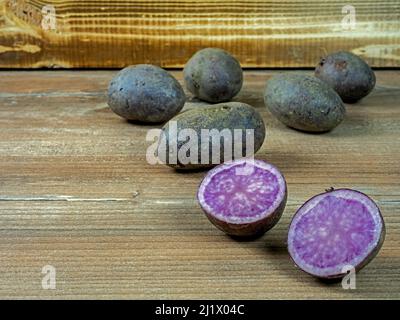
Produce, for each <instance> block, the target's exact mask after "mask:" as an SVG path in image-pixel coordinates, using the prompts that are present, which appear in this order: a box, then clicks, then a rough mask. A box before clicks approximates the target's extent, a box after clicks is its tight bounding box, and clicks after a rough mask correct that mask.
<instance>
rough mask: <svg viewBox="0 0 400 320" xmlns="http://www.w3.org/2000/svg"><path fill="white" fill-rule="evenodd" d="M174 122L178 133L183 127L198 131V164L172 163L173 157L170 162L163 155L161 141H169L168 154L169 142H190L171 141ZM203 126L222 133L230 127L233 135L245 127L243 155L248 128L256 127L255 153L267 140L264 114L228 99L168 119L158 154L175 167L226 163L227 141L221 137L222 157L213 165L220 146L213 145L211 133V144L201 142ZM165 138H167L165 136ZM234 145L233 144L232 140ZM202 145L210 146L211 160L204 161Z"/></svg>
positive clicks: (200, 166)
mask: <svg viewBox="0 0 400 320" xmlns="http://www.w3.org/2000/svg"><path fill="white" fill-rule="evenodd" d="M172 121H175V122H176V124H177V134H179V132H180V131H181V130H183V129H193V130H194V131H196V133H197V137H198V157H197V159H198V161H197V162H198V163H197V164H196V163H188V164H183V163H180V162H179V159H178V161H177V163H175V164H174V163H173V160H172V161H170V159H169V157H168V156H167V157H166V159H165V157H164V159H163V158H162V157H160V155H162V154H165V153H164V150H162V149H161V148H160V146H162V145H163V144H162V143H161V142H162V141H164V140H163V139H165V141H166V144H165V145H166V154H169V152H170V150H169V147H168V146H169V143H171V144H172V145H173V146H177V148H178V150H179V149H180V148H181V147H182V145H184V144H186V143H187V141H176V139H175V140H174V141H169V136H170V123H171V122H172ZM202 129H208V130H211V129H216V130H218V131H219V132H221V131H222V130H224V129H228V130H229V131H230V133H231V134H232V136H233V130H234V129H242V130H243V135H242V141H243V143H242V154H243V155H245V150H246V138H245V131H244V130H245V129H254V153H255V152H257V151H258V149H260V148H261V146H262V144H263V142H264V139H265V124H264V121H263V119H262V117H261V115H260V114H259V113H258V111H256V110H255V109H254V108H253V107H251V106H249V105H247V104H245V103H240V102H226V103H220V104H216V105H212V106H207V107H204V108H199V109H190V110H187V111H184V112H182V113H180V114H179V115H177V116H175V117H174V118H172V119H171V120H170V121H169V122H167V123H166V124H165V126H164V127H163V129H162V133H161V136H160V140H159V141H160V143H159V146H158V150H157V153H158V157H159V158H160V159H161V160H162V161H163V162H165V163H166V164H167V165H168V166H170V167H173V168H175V169H198V168H210V167H213V166H215V165H217V164H219V163H222V162H224V140H223V139H220V149H219V152H220V159H219V163H215V164H212V163H211V160H212V153H213V152H215V149H216V148H217V147H218V146H216V145H215V144H212V137H213V136H215V135H212V137H211V138H210V141H209V144H207V141H205V142H202V139H201V130H202ZM162 137H164V138H162ZM232 145H234V143H232ZM201 148H208V149H206V150H209V160H210V161H209V163H208V164H201V163H200V162H201V151H200V150H201Z"/></svg>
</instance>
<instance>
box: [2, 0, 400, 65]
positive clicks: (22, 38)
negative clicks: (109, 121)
mask: <svg viewBox="0 0 400 320" xmlns="http://www.w3.org/2000/svg"><path fill="white" fill-rule="evenodd" d="M1 3H3V4H4V14H3V16H2V17H1V18H0V67H3V68H4V67H9V68H21V67H23V68H38V67H54V68H57V67H65V68H70V67H102V68H108V67H123V66H126V65H130V64H137V63H152V64H157V65H161V66H164V67H182V66H183V65H184V64H185V62H186V61H187V60H188V59H189V57H190V56H191V55H192V54H193V53H194V52H195V51H197V50H198V49H201V48H204V47H209V46H215V47H221V48H224V49H226V50H228V51H230V52H232V53H233V54H234V55H235V56H236V57H238V59H239V60H240V62H241V63H242V65H243V66H244V67H313V66H315V65H316V64H317V62H318V61H319V58H320V57H321V56H323V55H325V54H326V53H327V52H332V51H335V50H350V51H353V52H354V53H356V54H359V55H361V56H362V57H363V58H365V59H366V60H367V61H368V62H369V63H370V64H371V65H372V66H374V67H399V66H400V32H399V30H400V2H399V1H398V0H384V1H375V0H367V1H365V0H354V1H351V5H352V6H354V8H355V10H356V11H355V13H356V28H355V29H354V30H343V27H342V20H343V18H344V17H345V15H346V14H345V13H342V8H343V6H345V5H348V4H349V3H348V1H342V0H335V1H328V0H325V1H324V0H311V1H309V0H307V1H306V0H290V1H289V0H286V1H282V0H269V1H261V0H230V1H223V2H221V1H220V0H205V1H197V0H176V1H161V0H151V1H143V0H127V1H122V0H113V1H110V0H99V1H97V0H96V1H94V0H85V1H74V0H69V1H66V0H0V6H1ZM45 5H52V6H53V7H54V9H55V13H56V15H55V17H56V28H55V29H54V30H43V28H42V20H43V14H42V8H43V7H44V6H45ZM0 12H1V10H0Z"/></svg>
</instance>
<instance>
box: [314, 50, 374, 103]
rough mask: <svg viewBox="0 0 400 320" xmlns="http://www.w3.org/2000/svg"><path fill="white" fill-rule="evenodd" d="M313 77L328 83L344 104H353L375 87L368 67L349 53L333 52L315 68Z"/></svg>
mask: <svg viewBox="0 0 400 320" xmlns="http://www.w3.org/2000/svg"><path fill="white" fill-rule="evenodd" d="M315 76H316V77H318V78H319V79H321V80H323V81H325V82H326V83H328V84H329V85H330V86H331V87H332V88H333V89H334V90H335V91H336V92H337V93H338V94H339V96H340V97H341V98H342V100H343V101H344V102H347V103H354V102H357V101H358V100H360V99H361V98H363V97H365V96H366V95H368V94H369V93H370V92H371V91H372V89H373V88H374V87H375V83H376V78H375V74H374V72H373V71H372V69H371V68H370V67H369V65H368V64H367V63H366V62H365V61H364V60H362V59H361V58H360V57H359V56H356V55H355V54H353V53H351V52H345V51H340V52H335V53H332V54H330V55H328V56H326V57H324V58H322V59H321V61H320V62H319V63H318V65H317V67H316V68H315Z"/></svg>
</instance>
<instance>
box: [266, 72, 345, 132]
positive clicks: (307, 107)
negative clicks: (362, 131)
mask: <svg viewBox="0 0 400 320" xmlns="http://www.w3.org/2000/svg"><path fill="white" fill-rule="evenodd" d="M264 102H265V104H266V106H267V108H268V109H269V110H270V111H271V113H272V114H273V115H274V116H275V117H276V118H278V120H280V121H281V122H282V123H284V124H285V125H287V126H289V127H292V128H295V129H298V130H302V131H307V132H325V131H329V130H332V129H333V128H335V127H336V126H337V125H338V124H339V123H340V122H341V121H342V120H343V118H344V115H345V107H344V105H343V102H342V100H341V99H340V97H339V95H338V94H337V93H336V92H335V91H334V90H333V89H332V88H331V87H330V86H329V85H328V84H326V83H325V82H323V81H321V80H319V79H317V78H315V77H312V76H308V75H303V74H293V73H282V74H278V75H276V76H273V77H272V78H271V79H270V80H269V81H268V82H267V87H266V89H265V93H264Z"/></svg>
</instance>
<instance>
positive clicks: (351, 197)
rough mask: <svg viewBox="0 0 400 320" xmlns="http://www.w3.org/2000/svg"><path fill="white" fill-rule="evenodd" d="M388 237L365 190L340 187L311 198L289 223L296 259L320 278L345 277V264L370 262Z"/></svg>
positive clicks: (357, 267)
mask: <svg viewBox="0 0 400 320" xmlns="http://www.w3.org/2000/svg"><path fill="white" fill-rule="evenodd" d="M384 239H385V224H384V221H383V217H382V215H381V213H380V211H379V208H378V206H377V205H376V204H375V202H374V201H373V200H372V199H370V198H369V197H368V196H366V195H365V194H363V193H361V192H359V191H355V190H351V189H338V190H331V191H327V192H325V193H322V194H319V195H317V196H315V197H313V198H311V199H310V200H308V201H307V202H306V203H305V204H303V206H302V207H300V209H299V210H298V211H297V212H296V214H295V215H294V217H293V220H292V222H291V224H290V227H289V234H288V250H289V254H290V256H291V258H292V260H293V261H294V263H295V264H296V265H297V266H298V267H299V268H300V269H302V270H303V271H305V272H306V273H309V274H311V275H313V276H315V277H318V278H325V279H332V278H342V277H343V276H345V275H346V271H345V269H344V268H345V267H348V266H349V267H352V268H354V270H355V271H358V270H360V269H361V268H363V267H364V266H365V265H367V264H368V263H369V262H370V261H371V260H372V259H373V258H374V257H375V256H376V254H377V253H378V251H379V249H380V248H381V246H382V244H383V241H384Z"/></svg>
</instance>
